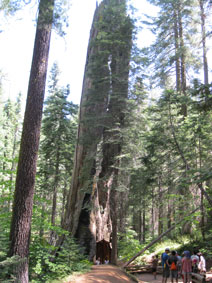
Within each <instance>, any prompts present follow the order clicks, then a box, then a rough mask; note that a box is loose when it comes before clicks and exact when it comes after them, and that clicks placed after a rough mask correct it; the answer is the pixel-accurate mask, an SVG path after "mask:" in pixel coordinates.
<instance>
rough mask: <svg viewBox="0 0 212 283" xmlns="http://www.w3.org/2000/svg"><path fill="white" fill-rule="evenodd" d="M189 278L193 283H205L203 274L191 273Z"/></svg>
mask: <svg viewBox="0 0 212 283" xmlns="http://www.w3.org/2000/svg"><path fill="white" fill-rule="evenodd" d="M191 278H192V282H193V283H205V282H206V276H205V275H204V274H198V273H193V272H192V273H191Z"/></svg>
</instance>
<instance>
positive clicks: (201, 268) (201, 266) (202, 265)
mask: <svg viewBox="0 0 212 283" xmlns="http://www.w3.org/2000/svg"><path fill="white" fill-rule="evenodd" d="M198 256H199V264H198V269H199V271H200V274H205V272H206V262H205V258H204V257H203V255H202V253H198Z"/></svg>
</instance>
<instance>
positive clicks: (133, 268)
mask: <svg viewBox="0 0 212 283" xmlns="http://www.w3.org/2000/svg"><path fill="white" fill-rule="evenodd" d="M125 269H126V270H127V271H128V272H129V273H151V272H152V265H129V266H127V267H126V268H125ZM157 273H160V274H161V273H162V266H158V267H157Z"/></svg>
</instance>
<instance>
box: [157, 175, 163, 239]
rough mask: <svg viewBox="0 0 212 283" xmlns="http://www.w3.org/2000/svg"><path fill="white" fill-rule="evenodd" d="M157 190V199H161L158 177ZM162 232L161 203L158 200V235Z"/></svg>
mask: <svg viewBox="0 0 212 283" xmlns="http://www.w3.org/2000/svg"><path fill="white" fill-rule="evenodd" d="M158 179H159V180H158V190H159V200H162V198H163V193H162V190H161V180H160V177H159V178H158ZM162 232H163V203H162V202H161V201H159V207H158V235H160V234H161V233H162Z"/></svg>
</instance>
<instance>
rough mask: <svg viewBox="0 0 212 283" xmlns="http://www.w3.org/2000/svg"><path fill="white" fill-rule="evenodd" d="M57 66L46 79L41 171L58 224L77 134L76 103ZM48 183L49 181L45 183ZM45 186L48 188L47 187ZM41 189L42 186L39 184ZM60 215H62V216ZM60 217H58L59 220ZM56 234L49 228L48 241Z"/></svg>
mask: <svg viewBox="0 0 212 283" xmlns="http://www.w3.org/2000/svg"><path fill="white" fill-rule="evenodd" d="M58 81H59V69H58V65H57V64H56V63H55V64H54V65H53V67H52V70H51V77H50V83H49V94H50V96H49V97H48V98H47V100H46V103H45V104H46V106H45V110H44V118H43V126H42V134H43V138H42V141H41V148H40V154H41V155H42V157H41V162H42V163H41V164H40V166H41V168H40V169H41V171H42V172H46V173H45V174H44V175H45V176H44V178H45V180H44V179H43V182H44V184H43V185H42V184H41V185H40V186H41V187H43V192H45V195H46V196H47V195H49V194H50V195H51V196H52V208H51V225H52V226H55V225H56V224H59V223H60V221H61V219H60V218H59V219H57V215H60V214H61V209H62V207H60V206H59V205H58V204H57V203H58V199H59V200H60V201H59V203H61V201H62V198H63V193H64V190H66V189H67V185H68V184H69V182H70V177H71V169H72V167H73V155H74V146H75V138H76V121H75V120H74V119H75V118H74V117H75V115H76V114H77V109H78V107H77V105H75V104H73V103H71V102H68V100H67V98H68V96H69V94H70V91H69V86H67V87H66V88H62V87H59V85H58ZM47 184H48V185H47ZM46 186H48V190H46ZM40 189H41V188H40ZM57 210H58V211H57ZM62 216H63V215H61V217H62ZM59 220H60V221H59ZM54 237H55V234H54V233H53V232H52V233H51V237H50V243H52V244H53V243H55V239H54Z"/></svg>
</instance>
